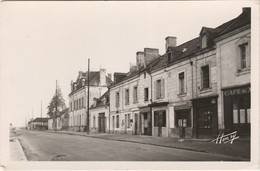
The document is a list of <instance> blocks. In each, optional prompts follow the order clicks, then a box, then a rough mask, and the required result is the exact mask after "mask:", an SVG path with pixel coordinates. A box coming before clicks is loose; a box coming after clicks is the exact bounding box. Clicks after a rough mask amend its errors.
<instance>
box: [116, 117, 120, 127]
mask: <svg viewBox="0 0 260 171" xmlns="http://www.w3.org/2000/svg"><path fill="white" fill-rule="evenodd" d="M116 128H119V115H117V116H116Z"/></svg>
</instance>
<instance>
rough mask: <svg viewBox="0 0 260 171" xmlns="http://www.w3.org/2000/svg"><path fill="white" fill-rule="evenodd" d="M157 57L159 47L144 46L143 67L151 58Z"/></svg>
mask: <svg viewBox="0 0 260 171" xmlns="http://www.w3.org/2000/svg"><path fill="white" fill-rule="evenodd" d="M158 57H159V49H154V48H144V60H145V62H144V67H146V66H147V65H149V64H150V63H151V62H152V61H153V60H155V59H156V58H158Z"/></svg>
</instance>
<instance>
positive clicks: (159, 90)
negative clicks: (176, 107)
mask: <svg viewBox="0 0 260 171" xmlns="http://www.w3.org/2000/svg"><path fill="white" fill-rule="evenodd" d="M154 84H155V97H156V99H162V98H164V94H165V92H164V91H165V88H164V79H160V80H157V81H155V83H154Z"/></svg>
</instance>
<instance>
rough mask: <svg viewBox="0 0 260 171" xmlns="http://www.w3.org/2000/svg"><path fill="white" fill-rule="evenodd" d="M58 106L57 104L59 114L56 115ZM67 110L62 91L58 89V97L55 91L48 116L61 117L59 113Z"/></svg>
mask: <svg viewBox="0 0 260 171" xmlns="http://www.w3.org/2000/svg"><path fill="white" fill-rule="evenodd" d="M56 104H57V113H55V111H56ZM65 108H66V104H65V100H64V99H63V97H62V93H61V89H60V88H59V87H58V88H57V95H56V91H55V93H54V96H53V97H52V99H51V101H50V103H49V105H48V107H47V115H49V116H50V118H54V116H55V114H57V115H59V113H60V112H61V111H62V110H64V109H65ZM56 117H57V116H56Z"/></svg>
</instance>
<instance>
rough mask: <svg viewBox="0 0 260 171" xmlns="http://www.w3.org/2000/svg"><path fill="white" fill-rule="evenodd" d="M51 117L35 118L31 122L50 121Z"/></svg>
mask: <svg viewBox="0 0 260 171" xmlns="http://www.w3.org/2000/svg"><path fill="white" fill-rule="evenodd" d="M48 119H49V118H35V119H34V120H33V121H31V122H48Z"/></svg>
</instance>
